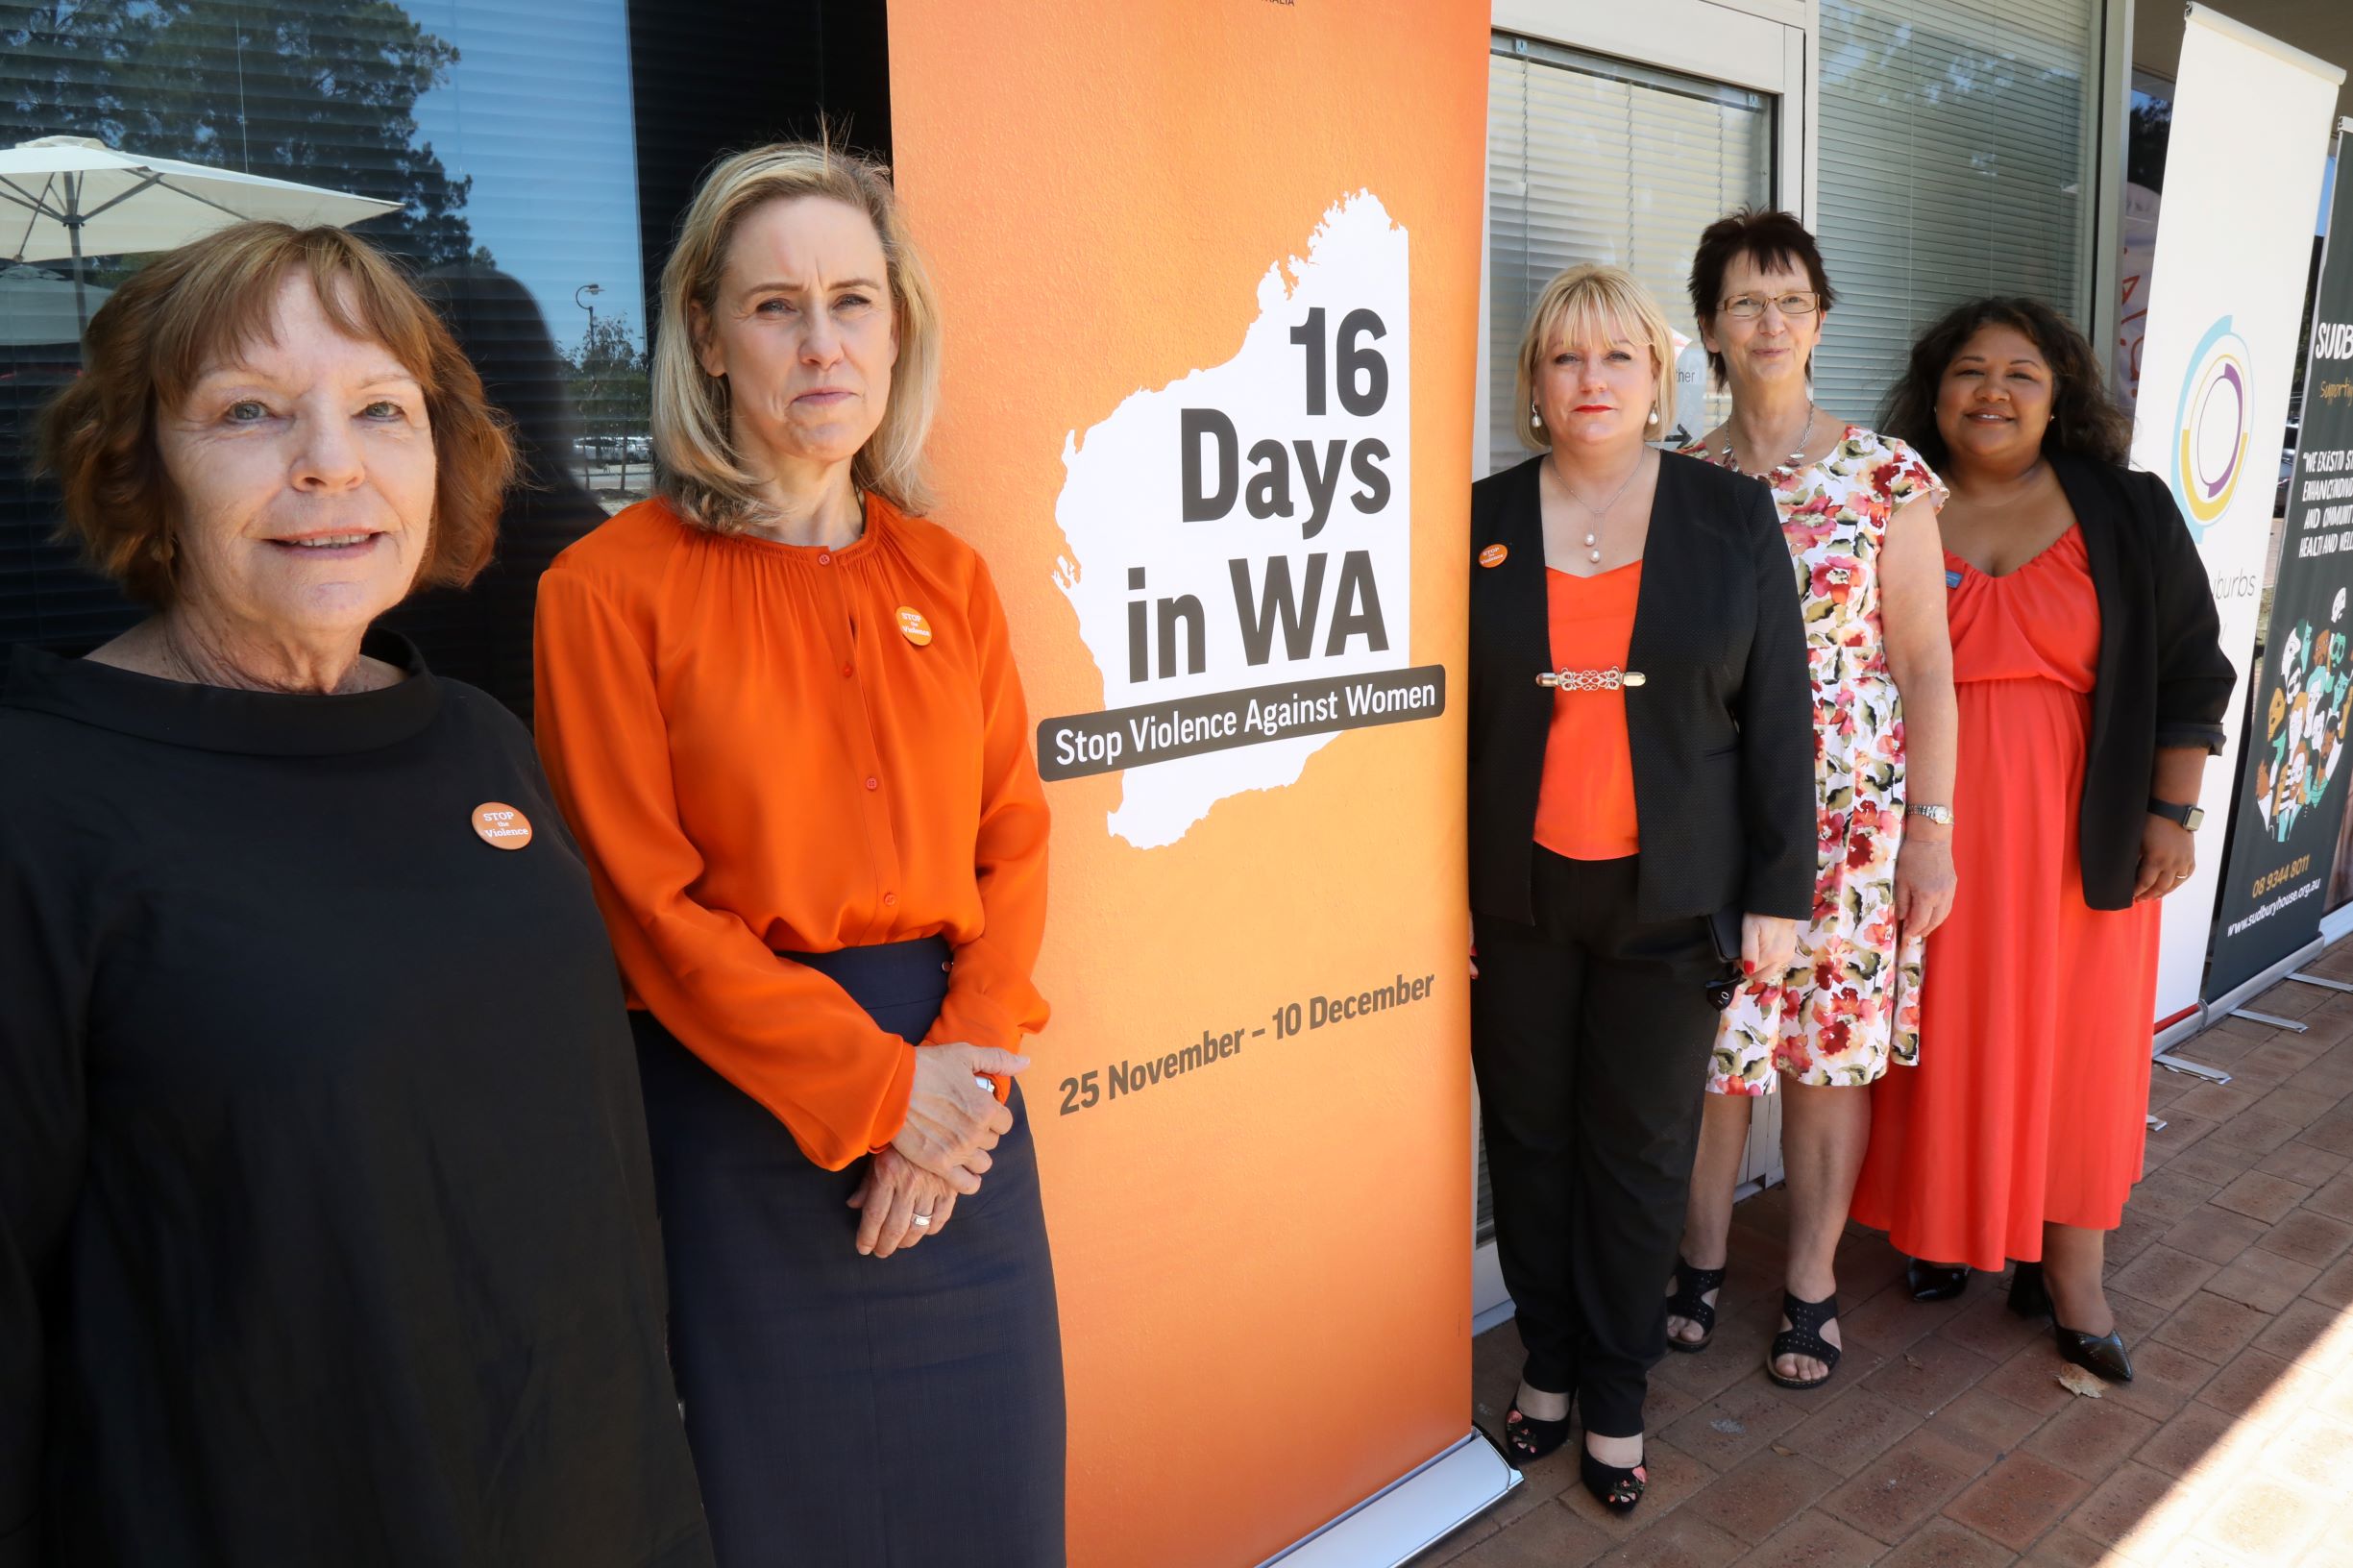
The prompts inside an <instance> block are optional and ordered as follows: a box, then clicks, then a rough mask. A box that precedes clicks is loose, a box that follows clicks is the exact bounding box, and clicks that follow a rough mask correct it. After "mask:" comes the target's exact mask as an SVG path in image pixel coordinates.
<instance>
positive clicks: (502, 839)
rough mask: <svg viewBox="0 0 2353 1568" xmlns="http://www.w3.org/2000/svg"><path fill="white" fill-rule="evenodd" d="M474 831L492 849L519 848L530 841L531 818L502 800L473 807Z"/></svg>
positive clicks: (488, 801) (487, 801)
mask: <svg viewBox="0 0 2353 1568" xmlns="http://www.w3.org/2000/svg"><path fill="white" fill-rule="evenodd" d="M474 831H475V832H476V833H477V834H478V836H479V837H480V838H481V841H482V842H483V843H484V844H486V845H490V846H491V847H492V848H493V849H520V848H522V847H523V846H524V845H527V844H528V843H530V842H531V820H530V819H529V818H528V817H526V816H525V815H523V813H521V812H519V811H517V810H516V809H515V808H514V807H512V806H510V805H508V804H507V803H506V802H505V801H503V800H485V801H483V802H482V803H481V804H480V805H478V806H477V807H475V808H474Z"/></svg>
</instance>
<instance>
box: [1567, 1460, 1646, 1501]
mask: <svg viewBox="0 0 2353 1568" xmlns="http://www.w3.org/2000/svg"><path fill="white" fill-rule="evenodd" d="M1577 1479H1578V1480H1580V1481H1581V1482H1584V1483H1585V1490H1586V1491H1588V1492H1591V1493H1592V1494H1593V1501H1595V1502H1596V1503H1599V1504H1600V1505H1601V1506H1602V1507H1605V1508H1607V1509H1608V1510H1609V1511H1610V1512H1612V1513H1631V1512H1633V1511H1634V1505H1635V1504H1637V1503H1639V1502H1641V1501H1642V1494H1643V1492H1644V1491H1646V1490H1647V1489H1648V1488H1649V1486H1650V1484H1651V1473H1650V1472H1649V1471H1648V1470H1646V1469H1644V1468H1643V1467H1642V1466H1641V1465H1639V1464H1637V1465H1634V1466H1632V1467H1631V1468H1628V1467H1626V1466H1623V1465H1615V1464H1604V1463H1603V1462H1602V1461H1601V1460H1599V1459H1597V1458H1594V1457H1593V1450H1591V1449H1589V1448H1586V1447H1583V1446H1582V1445H1580V1446H1579V1448H1578V1451H1577Z"/></svg>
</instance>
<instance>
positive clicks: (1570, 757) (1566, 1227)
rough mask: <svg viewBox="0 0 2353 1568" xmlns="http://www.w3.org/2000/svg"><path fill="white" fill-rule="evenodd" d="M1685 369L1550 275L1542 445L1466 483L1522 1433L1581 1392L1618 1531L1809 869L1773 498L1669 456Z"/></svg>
mask: <svg viewBox="0 0 2353 1568" xmlns="http://www.w3.org/2000/svg"><path fill="white" fill-rule="evenodd" d="M1674 357H1675V351H1674V342H1673V338H1672V336H1671V335H1670V333H1669V331H1668V329H1667V324H1666V319H1665V317H1664V315H1663V314H1662V313H1661V312H1660V310H1659V308H1658V306H1657V304H1656V303H1655V302H1654V301H1653V300H1652V299H1651V298H1650V297H1649V296H1648V295H1647V294H1645V293H1643V292H1642V289H1641V287H1640V285H1638V284H1637V283H1635V282H1634V281H1633V280H1632V279H1631V278H1630V277H1629V276H1628V275H1627V274H1626V273H1625V272H1623V271H1621V270H1619V269H1618V268H1615V267H1579V268H1575V269H1572V270H1571V271H1568V272H1565V273H1563V274H1561V275H1560V276H1559V277H1558V278H1556V279H1554V280H1553V282H1551V284H1550V285H1548V286H1547V287H1546V288H1545V290H1544V292H1543V294H1542V295H1541V296H1540V297H1539V298H1538V300H1537V302H1536V306H1535V309H1534V311H1533V312H1532V315H1531V317H1530V320H1529V324H1528V329H1527V331H1526V333H1525V335H1524V336H1523V338H1522V341H1521V349H1520V364H1519V406H1523V407H1525V408H1526V409H1527V410H1528V418H1527V428H1526V429H1524V430H1523V432H1522V433H1523V435H1524V436H1525V437H1526V439H1527V442H1528V444H1529V445H1530V446H1531V447H1533V448H1535V449H1537V451H1538V453H1540V454H1539V455H1538V456H1535V457H1532V458H1531V459H1530V460H1528V461H1527V462H1525V463H1522V464H1520V465H1519V466H1518V467H1516V468H1512V469H1509V470H1507V471H1506V472H1504V473H1501V474H1498V475H1495V476H1494V477H1493V478H1487V479H1483V480H1481V481H1480V482H1479V483H1478V484H1477V485H1475V486H1473V487H1472V492H1471V552H1472V557H1473V559H1474V561H1475V562H1476V563H1477V564H1476V565H1475V566H1474V567H1473V568H1472V572H1471V649H1470V677H1471V712H1470V812H1471V821H1470V829H1471V890H1470V891H1471V911H1472V921H1473V930H1474V934H1475V938H1476V943H1477V955H1478V956H1477V962H1478V970H1477V973H1478V979H1477V983H1476V984H1475V985H1474V986H1473V988H1472V993H1471V994H1472V1001H1471V1051H1472V1061H1473V1066H1475V1068H1476V1069H1477V1073H1478V1078H1479V1091H1480V1103H1481V1114H1482V1116H1483V1124H1484V1128H1485V1134H1486V1146H1487V1162H1488V1170H1489V1173H1490V1176H1491V1177H1492V1180H1493V1184H1494V1190H1495V1222H1496V1233H1497V1240H1498V1244H1499V1250H1500V1253H1501V1260H1502V1262H1503V1268H1504V1279H1505V1283H1506V1284H1507V1286H1509V1287H1510V1290H1511V1295H1512V1300H1513V1301H1514V1303H1515V1304H1516V1305H1517V1309H1518V1315H1519V1326H1520V1337H1521V1339H1522V1341H1523V1342H1524V1343H1525V1344H1526V1346H1527V1348H1528V1361H1527V1366H1526V1369H1525V1372H1524V1374H1523V1376H1522V1380H1521V1384H1520V1390H1519V1396H1518V1399H1517V1401H1516V1403H1515V1408H1514V1409H1513V1410H1512V1411H1511V1414H1510V1418H1509V1421H1508V1423H1507V1441H1508V1442H1509V1444H1510V1447H1511V1450H1512V1452H1513V1454H1514V1456H1515V1457H1516V1458H1520V1459H1523V1460H1526V1459H1533V1458H1540V1457H1541V1456H1542V1455H1544V1454H1545V1453H1548V1452H1550V1451H1551V1450H1552V1449H1553V1448H1555V1447H1557V1446H1558V1445H1559V1444H1560V1443H1561V1442H1562V1441H1564V1440H1565V1439H1566V1437H1567V1434H1568V1425H1569V1405H1570V1402H1571V1399H1572V1397H1574V1398H1575V1399H1576V1400H1578V1401H1579V1402H1580V1403H1581V1406H1582V1410H1583V1420H1584V1428H1585V1447H1584V1452H1583V1454H1582V1455H1581V1466H1580V1469H1581V1476H1582V1478H1583V1480H1584V1483H1585V1485H1586V1487H1587V1488H1588V1489H1589V1490H1590V1491H1591V1492H1592V1493H1593V1495H1594V1496H1595V1497H1596V1498H1597V1499H1599V1500H1600V1501H1601V1502H1602V1503H1603V1505H1604V1506H1605V1507H1609V1508H1611V1509H1613V1510H1615V1511H1620V1512H1623V1511H1625V1510H1626V1509H1629V1508H1631V1507H1633V1506H1634V1505H1635V1503H1636V1502H1637V1501H1639V1500H1640V1497H1641V1494H1642V1488H1643V1485H1644V1482H1645V1481H1646V1480H1647V1479H1648V1478H1647V1476H1646V1473H1645V1472H1644V1470H1643V1467H1642V1452H1643V1444H1642V1428H1643V1418H1642V1407H1643V1399H1644V1393H1645V1389H1646V1379H1647V1376H1648V1374H1649V1371H1650V1368H1651V1367H1652V1366H1653V1365H1654V1364H1655V1363H1656V1362H1657V1360H1658V1358H1659V1357H1660V1355H1661V1354H1662V1353H1663V1352H1664V1351H1665V1348H1666V1301H1665V1299H1664V1298H1663V1297H1662V1296H1661V1295H1660V1294H1659V1291H1658V1286H1657V1283H1656V1282H1657V1281H1658V1280H1660V1279H1663V1278H1665V1275H1666V1270H1667V1268H1668V1266H1669V1265H1670V1264H1671V1263H1672V1262H1674V1258H1675V1245H1676V1234H1677V1229H1678V1226H1679V1221H1680V1219H1681V1216H1682V1213H1683V1200H1684V1195H1685V1189H1686V1187H1687V1185H1688V1182H1689V1179H1690V1175H1691V1157H1692V1151H1693V1148H1694V1145H1695V1143H1696V1141H1697V1139H1698V1137H1699V1126H1700V1099H1701V1088H1702V1085H1703V1083H1704V1081H1705V1079H1706V1076H1707V1063H1708V1053H1709V1047H1710V1044H1711V1042H1712V1041H1713V1040H1714V1038H1715V1031H1716V1013H1717V1009H1718V1008H1720V1007H1722V1006H1723V1005H1724V1001H1725V1000H1726V999H1727V998H1728V996H1729V994H1730V989H1731V984H1732V981H1733V980H1734V979H1735V978H1736V977H1737V976H1739V975H1740V974H1742V973H1744V972H1745V973H1751V974H1770V973H1776V972H1778V971H1779V969H1781V968H1785V967H1786V966H1787V964H1788V962H1789V959H1790V954H1791V951H1792V948H1793V944H1794V942H1795V936H1796V922H1797V920H1798V919H1800V918H1802V917H1803V916H1804V915H1805V914H1806V912H1807V910H1808V909H1809V908H1810V906H1811V900H1812V889H1813V869H1814V764H1813V754H1814V738H1813V715H1812V706H1811V701H1810V698H1809V696H1808V684H1807V676H1806V655H1805V644H1804V635H1803V632H1802V628H1801V626H1800V623H1799V616H1798V595H1797V586H1796V583H1795V581H1794V580H1793V578H1792V577H1791V575H1790V569H1789V551H1788V549H1787V547H1786V546H1785V545H1784V544H1783V543H1782V539H1781V529H1780V524H1779V521H1778V519H1777V517H1776V515H1775V512H1774V508H1773V499H1772V497H1771V496H1770V495H1769V494H1768V493H1767V491H1766V489H1765V487H1764V486H1763V485H1761V484H1759V483H1757V482H1756V481H1755V480H1753V479H1749V478H1741V477H1740V476H1738V475H1734V474H1728V473H1726V472H1724V471H1723V470H1721V469H1718V468H1715V467H1713V466H1712V465H1710V464H1707V463H1703V462H1701V461H1699V460H1697V459H1696V458H1690V457H1682V456H1677V455H1675V454H1672V453H1659V452H1657V451H1655V450H1654V449H1653V448H1652V447H1651V446H1649V445H1648V443H1647V440H1646V437H1648V436H1652V435H1654V434H1656V433H1657V431H1658V430H1659V429H1661V417H1660V410H1661V409H1663V408H1665V407H1667V406H1669V401H1670V388H1671V386H1672V384H1673V381H1672V378H1673V375H1674Z"/></svg>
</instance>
